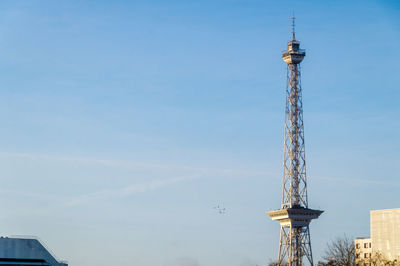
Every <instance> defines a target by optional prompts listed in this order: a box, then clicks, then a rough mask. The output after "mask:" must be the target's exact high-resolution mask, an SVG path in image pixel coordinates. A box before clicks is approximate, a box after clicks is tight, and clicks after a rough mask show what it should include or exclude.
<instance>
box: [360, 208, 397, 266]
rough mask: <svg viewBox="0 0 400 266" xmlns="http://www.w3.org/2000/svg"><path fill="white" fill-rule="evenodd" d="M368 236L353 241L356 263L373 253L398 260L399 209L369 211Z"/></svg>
mask: <svg viewBox="0 0 400 266" xmlns="http://www.w3.org/2000/svg"><path fill="white" fill-rule="evenodd" d="M370 232H371V237H370V238H357V239H356V240H355V241H354V244H355V250H356V264H358V263H357V262H360V261H364V262H365V261H367V259H368V258H371V257H373V256H374V254H381V255H382V256H383V257H384V258H386V259H388V260H395V259H397V260H400V209H386V210H374V211H370Z"/></svg>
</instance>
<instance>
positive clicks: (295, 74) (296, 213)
mask: <svg viewBox="0 0 400 266" xmlns="http://www.w3.org/2000/svg"><path fill="white" fill-rule="evenodd" d="M292 27H293V31H292V40H290V41H289V42H288V49H287V50H286V51H284V52H283V53H282V58H283V60H284V61H285V63H286V64H287V65H288V67H287V85H286V119H285V139H284V159H283V185H282V205H281V209H279V210H276V211H271V212H268V213H267V214H268V215H269V216H270V217H271V219H272V220H276V221H279V223H280V226H281V233H280V242H279V255H278V265H290V266H301V265H303V257H304V256H305V257H306V258H307V260H308V262H309V263H310V264H311V265H314V264H313V258H312V251H311V240H310V228H309V224H310V222H311V220H312V219H317V218H318V217H319V215H320V214H321V213H322V212H323V211H320V210H312V209H309V208H308V197H307V178H306V157H305V149H304V126H303V103H302V96H301V91H302V89H301V81H300V76H301V74H300V63H301V61H303V58H304V57H305V55H306V52H305V50H302V49H300V42H299V41H297V40H296V36H295V32H294V17H293V24H292Z"/></svg>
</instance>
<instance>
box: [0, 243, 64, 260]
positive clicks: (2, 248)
mask: <svg viewBox="0 0 400 266" xmlns="http://www.w3.org/2000/svg"><path fill="white" fill-rule="evenodd" d="M1 265H2V266H4V265H7V266H11V265H12V266H28V265H43V266H68V264H67V263H66V262H62V261H58V260H57V259H56V258H55V257H54V255H52V254H51V253H50V251H49V250H48V249H46V248H45V247H44V245H43V244H42V243H41V242H40V241H39V240H38V239H36V238H16V237H0V266H1Z"/></svg>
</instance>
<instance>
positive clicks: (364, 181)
mask: <svg viewBox="0 0 400 266" xmlns="http://www.w3.org/2000/svg"><path fill="white" fill-rule="evenodd" d="M317 179H322V180H329V181H335V182H346V183H353V184H357V185H362V184H366V185H395V186H400V181H394V180H379V179H364V178H347V177H328V176H325V177H318V178H317Z"/></svg>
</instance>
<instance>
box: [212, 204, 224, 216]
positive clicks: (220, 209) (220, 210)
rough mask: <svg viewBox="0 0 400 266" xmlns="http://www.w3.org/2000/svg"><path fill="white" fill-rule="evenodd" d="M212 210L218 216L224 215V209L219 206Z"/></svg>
mask: <svg viewBox="0 0 400 266" xmlns="http://www.w3.org/2000/svg"><path fill="white" fill-rule="evenodd" d="M214 209H215V210H216V211H217V212H218V213H219V214H225V212H226V208H222V207H220V206H219V205H218V206H217V207H214Z"/></svg>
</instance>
